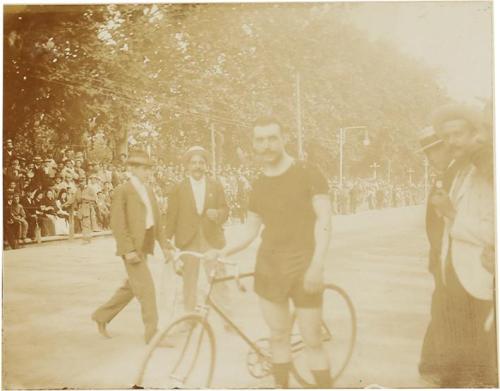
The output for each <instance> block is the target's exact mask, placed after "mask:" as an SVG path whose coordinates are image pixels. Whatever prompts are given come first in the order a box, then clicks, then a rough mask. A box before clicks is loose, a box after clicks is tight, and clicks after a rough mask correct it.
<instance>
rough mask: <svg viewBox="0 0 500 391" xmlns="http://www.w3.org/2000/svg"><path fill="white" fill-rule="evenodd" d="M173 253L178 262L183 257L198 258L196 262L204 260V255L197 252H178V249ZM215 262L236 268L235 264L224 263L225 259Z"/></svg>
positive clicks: (230, 262)
mask: <svg viewBox="0 0 500 391" xmlns="http://www.w3.org/2000/svg"><path fill="white" fill-rule="evenodd" d="M173 251H174V258H175V260H180V259H181V257H182V256H183V255H191V256H192V257H195V258H198V260H199V261H201V260H204V259H203V257H204V256H205V254H203V253H200V252H197V251H190V250H180V249H178V248H174V249H173ZM217 262H219V263H223V264H224V265H231V266H238V263H237V262H232V261H226V260H225V259H217Z"/></svg>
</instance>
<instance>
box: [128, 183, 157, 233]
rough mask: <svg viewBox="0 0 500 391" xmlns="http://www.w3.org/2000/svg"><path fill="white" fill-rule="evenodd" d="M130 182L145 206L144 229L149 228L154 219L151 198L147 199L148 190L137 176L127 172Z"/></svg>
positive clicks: (152, 224) (153, 223)
mask: <svg viewBox="0 0 500 391" xmlns="http://www.w3.org/2000/svg"><path fill="white" fill-rule="evenodd" d="M129 178H130V183H132V186H134V188H135V190H136V191H137V193H138V194H139V196H140V197H141V200H142V203H143V204H144V206H145V207H146V229H149V228H151V227H152V226H154V225H155V219H154V216H153V208H152V207H151V200H150V199H149V195H148V191H147V190H146V186H144V184H143V183H142V182H141V181H140V180H139V178H137V177H136V176H134V175H132V174H131V173H129Z"/></svg>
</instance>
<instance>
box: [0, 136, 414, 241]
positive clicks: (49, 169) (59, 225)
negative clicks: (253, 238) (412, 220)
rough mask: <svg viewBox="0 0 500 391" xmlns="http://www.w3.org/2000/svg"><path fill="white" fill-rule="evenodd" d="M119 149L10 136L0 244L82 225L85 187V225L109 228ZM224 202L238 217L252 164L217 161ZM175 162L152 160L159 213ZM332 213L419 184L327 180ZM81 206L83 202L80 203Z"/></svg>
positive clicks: (402, 201) (392, 198) (120, 167)
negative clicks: (50, 144)
mask: <svg viewBox="0 0 500 391" xmlns="http://www.w3.org/2000/svg"><path fill="white" fill-rule="evenodd" d="M125 162H126V156H125V155H124V154H122V155H120V157H119V159H118V160H117V161H115V162H94V161H90V160H88V159H86V157H85V155H84V153H83V152H81V151H78V152H75V151H74V150H73V149H71V148H62V149H61V150H60V151H59V152H58V153H57V155H56V156H55V155H46V156H43V157H42V156H39V155H34V156H29V155H26V154H23V155H20V154H18V153H16V149H15V146H14V144H13V142H12V140H6V143H5V146H4V151H3V179H4V246H5V247H7V248H8V247H10V248H13V249H14V248H18V247H22V246H23V244H25V243H28V242H30V241H40V240H41V238H42V237H45V236H56V235H68V234H69V233H70V231H71V232H72V233H80V232H81V231H82V224H81V223H82V221H81V219H82V213H83V209H82V193H83V194H84V197H83V198H85V205H86V207H87V208H88V205H89V203H88V198H89V197H88V195H89V194H91V203H90V205H91V208H92V209H93V210H92V213H91V230H92V231H100V230H107V229H109V224H110V209H111V196H112V192H113V189H114V188H115V187H116V186H118V185H119V184H120V183H122V182H123V181H125V180H126V179H127V175H126V166H125ZM216 174H217V178H218V179H219V180H220V182H221V183H222V185H223V187H224V189H225V193H226V197H227V201H228V204H229V208H230V221H232V222H241V223H243V222H245V220H246V216H247V209H248V203H249V194H250V190H251V183H252V181H253V180H254V179H255V178H256V176H257V175H258V169H257V168H255V167H248V166H240V167H234V166H230V165H225V166H222V167H219V168H218V171H217V173H216ZM184 175H185V174H184V168H183V166H182V165H181V164H172V163H164V162H163V161H161V160H157V161H156V164H155V166H154V169H153V175H152V178H151V180H152V182H151V186H152V187H153V190H154V192H155V195H156V197H157V199H158V202H159V205H160V209H161V212H162V216H166V211H167V208H168V195H169V193H170V191H171V190H172V189H173V187H174V185H175V184H176V183H178V182H179V181H181V180H182V179H183V178H184ZM329 184H330V198H331V202H332V211H333V213H334V214H353V213H357V212H359V211H361V210H368V209H381V208H388V207H401V206H408V205H414V204H417V203H421V202H422V201H423V194H422V193H423V191H422V189H421V188H419V187H417V186H415V185H411V186H406V185H393V184H388V183H386V182H384V181H380V180H378V181H376V180H367V179H357V180H354V181H346V182H344V184H343V186H342V187H341V186H339V184H338V181H337V180H336V178H332V179H331V180H330V181H329ZM85 210H86V209H85Z"/></svg>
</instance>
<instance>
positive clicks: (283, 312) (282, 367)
mask: <svg viewBox="0 0 500 391" xmlns="http://www.w3.org/2000/svg"><path fill="white" fill-rule="evenodd" d="M259 299H260V300H259V301H260V308H261V310H262V314H263V316H264V320H265V322H266V324H267V326H268V327H269V331H270V334H271V336H270V342H271V357H272V363H273V375H274V380H275V382H276V385H277V386H278V387H279V388H287V387H288V373H289V371H290V362H291V357H292V356H291V348H290V328H291V315H290V308H289V303H288V301H284V302H283V303H274V302H271V301H269V300H266V299H263V298H262V297H260V298H259Z"/></svg>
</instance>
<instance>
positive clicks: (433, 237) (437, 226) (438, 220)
mask: <svg viewBox="0 0 500 391" xmlns="http://www.w3.org/2000/svg"><path fill="white" fill-rule="evenodd" d="M458 166H459V165H458V164H456V163H454V164H452V165H451V166H450V167H448V169H447V170H446V171H445V172H444V173H443V175H441V176H440V177H439V178H437V180H436V183H438V182H440V183H441V188H442V189H443V190H445V191H446V192H449V191H450V187H451V184H452V183H453V179H454V178H455V175H456V173H457V170H458ZM435 188H436V187H435V186H434V188H433V189H432V190H431V192H430V194H429V198H428V199H427V210H426V214H425V228H426V232H427V239H428V240H429V246H430V251H429V270H430V271H431V272H433V273H434V272H435V271H437V270H438V269H439V259H440V257H441V244H442V242H443V232H444V220H443V218H442V217H441V216H439V215H438V214H437V213H436V210H435V209H434V207H433V206H432V205H431V203H430V198H431V196H432V192H433V190H435Z"/></svg>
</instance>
